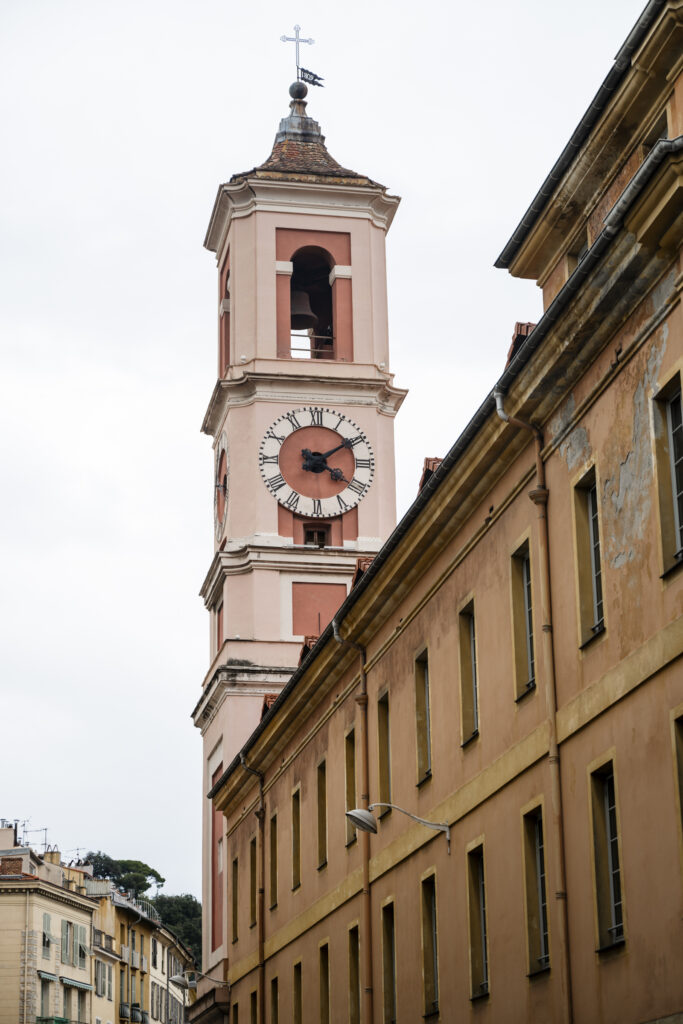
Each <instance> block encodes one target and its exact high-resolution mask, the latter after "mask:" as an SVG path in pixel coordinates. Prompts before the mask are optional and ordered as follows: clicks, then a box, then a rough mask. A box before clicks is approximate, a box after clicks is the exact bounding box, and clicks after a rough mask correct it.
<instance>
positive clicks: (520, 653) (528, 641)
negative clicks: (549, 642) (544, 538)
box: [512, 541, 536, 698]
mask: <svg viewBox="0 0 683 1024" xmlns="http://www.w3.org/2000/svg"><path fill="white" fill-rule="evenodd" d="M512 630H513V642H514V652H515V696H516V697H517V698H519V697H523V696H524V694H525V693H528V692H529V690H533V688H534V687H535V685H536V657H535V653H534V622H533V605H532V600H531V557H530V555H529V543H528V541H527V542H525V543H524V544H523V545H522V547H521V548H519V550H518V551H515V553H514V555H513V556H512Z"/></svg>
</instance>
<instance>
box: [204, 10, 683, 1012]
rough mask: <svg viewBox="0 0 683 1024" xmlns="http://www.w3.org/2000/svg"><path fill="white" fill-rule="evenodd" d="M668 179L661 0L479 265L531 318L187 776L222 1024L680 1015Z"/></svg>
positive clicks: (677, 466)
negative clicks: (204, 761)
mask: <svg viewBox="0 0 683 1024" xmlns="http://www.w3.org/2000/svg"><path fill="white" fill-rule="evenodd" d="M682 172H683V10H682V8H681V5H680V3H678V2H674V0H668V2H661V3H651V4H649V5H648V7H647V9H646V11H645V12H644V15H643V17H642V18H641V19H640V20H639V22H638V24H637V25H636V27H635V28H634V30H633V32H632V33H631V35H630V36H629V37H628V39H627V41H626V43H625V44H624V46H623V47H622V49H621V50H620V51H619V55H618V57H617V60H616V62H615V65H614V67H613V69H612V70H611V71H610V73H609V75H608V76H607V79H606V80H605V83H604V84H603V86H602V87H601V90H600V91H599V93H598V95H597V96H596V100H595V102H594V104H593V105H592V106H591V108H590V110H589V111H588V112H587V114H586V116H585V118H584V119H583V120H582V122H581V125H580V126H579V128H578V129H577V131H576V132H575V133H574V135H573V137H572V140H571V142H570V144H569V145H568V147H567V149H566V150H565V151H564V152H563V154H561V156H560V158H559V160H558V162H557V164H556V165H555V167H554V168H553V171H552V173H551V175H550V176H549V178H548V180H547V181H546V182H545V183H544V185H543V187H542V188H541V190H540V191H539V193H538V195H537V197H536V199H535V200H534V202H533V203H532V206H531V207H530V208H529V210H528V211H527V212H526V214H525V216H524V218H523V219H522V221H521V223H520V226H519V228H518V229H517V231H516V232H515V234H514V235H513V237H512V239H511V240H510V242H509V243H508V244H507V246H506V247H505V249H504V250H503V253H502V254H501V256H500V257H499V260H498V263H497V265H498V266H500V267H503V268H507V269H509V270H510V271H511V273H513V274H514V275H516V276H522V277H530V278H533V279H535V280H536V281H537V282H538V284H539V286H540V287H541V288H542V289H543V295H544V313H543V316H542V318H541V320H540V321H539V323H538V324H536V325H535V326H533V329H532V330H526V329H525V330H523V331H521V330H520V331H519V332H517V339H516V341H515V344H514V345H513V349H512V350H511V352H510V355H509V359H508V364H507V366H505V369H504V371H503V373H502V375H501V376H500V377H499V379H498V380H497V381H496V382H495V384H494V386H493V387H492V389H491V392H490V393H489V394H488V395H487V396H486V397H485V398H484V401H483V402H482V405H481V406H480V408H479V410H478V412H477V413H476V414H475V416H474V417H473V419H472V421H471V422H470V424H469V425H468V427H467V428H466V430H465V431H464V432H463V434H462V435H461V436H460V437H459V438H458V439H457V440H456V442H455V444H454V445H453V446H452V447H451V449H450V451H449V452H448V453H447V454H446V456H445V457H444V459H443V460H442V461H441V463H440V464H439V465H438V467H437V466H431V467H430V470H431V472H429V473H426V474H425V479H424V483H423V487H422V490H421V491H420V494H419V496H418V498H417V500H416V501H415V503H414V504H413V506H412V507H411V508H410V509H409V511H408V512H407V514H406V515H405V517H404V518H403V520H402V521H401V522H400V523H399V525H398V527H397V528H396V530H395V531H394V533H393V534H392V535H391V537H390V538H389V540H388V541H387V542H386V544H385V545H384V546H383V548H382V549H381V550H380V552H379V553H378V554H377V556H376V557H375V558H374V560H373V561H372V562H371V563H370V565H369V567H367V568H365V571H364V572H363V573H362V575H361V574H359V576H360V578H359V579H358V581H357V582H356V585H355V586H354V588H353V589H352V590H351V592H350V594H349V596H348V597H347V598H346V600H345V601H344V603H343V604H342V605H341V607H340V609H339V611H338V612H337V614H336V615H335V617H334V620H333V622H332V623H331V624H330V625H329V626H328V627H327V628H326V629H325V630H324V632H323V633H322V635H321V636H320V638H319V639H318V641H317V642H316V643H315V645H314V646H313V647H312V650H310V651H309V652H308V654H307V655H306V656H305V658H304V660H303V662H302V664H301V666H300V668H299V669H298V670H297V671H296V672H295V673H294V675H293V676H292V677H291V679H290V681H289V682H288V683H287V685H286V686H285V688H284V690H283V691H282V693H281V694H280V696H279V698H278V699H277V701H275V703H274V704H273V705H272V707H271V708H270V710H268V712H267V713H266V714H265V716H264V718H263V720H262V721H261V723H260V725H259V726H258V728H257V729H256V730H255V731H254V732H253V733H252V735H251V736H250V738H249V739H248V741H247V742H246V743H245V744H244V745H243V747H242V749H241V750H240V752H239V753H238V755H237V756H236V757H235V758H234V759H233V760H232V762H231V763H230V764H228V765H226V766H225V770H224V771H223V772H222V774H221V776H220V778H218V779H217V780H216V781H215V783H214V785H213V786H212V788H211V790H210V793H209V795H210V797H211V799H212V800H213V803H214V807H215V808H217V809H218V810H220V811H221V812H222V813H223V815H224V819H225V830H224V833H223V845H224V849H225V871H226V873H227V893H228V895H227V904H226V906H225V907H224V920H225V922H226V924H227V940H226V941H227V942H228V943H229V949H230V953H229V964H228V970H227V981H228V982H229V983H230V1014H231V1017H230V1019H231V1021H232V1024H239V1021H242V1022H245V1021H249V1022H254V1024H256V1022H259V1024H265V1022H266V1021H268V1022H275V1021H288V1022H289V1021H291V1022H293V1024H298V1022H306V1024H310V1022H313V1021H315V1022H321V1024H322V1022H337V1024H341V1022H342V1021H344V1022H347V1021H348V1022H360V1021H363V1022H364V1024H370V1022H380V1021H381V1022H387V1024H388V1022H392V1021H399V1022H403V1021H405V1022H412V1021H417V1020H421V1019H424V1020H429V1021H436V1020H442V1021H449V1022H450V1021H463V1020H467V1021H469V1020H475V1019H477V1020H482V1021H491V1022H495V1024H502V1022H510V1024H516V1022H519V1021H532V1020H533V1021H543V1022H548V1024H551V1022H558V1024H559V1022H562V1024H569V1022H576V1024H578V1022H581V1024H593V1022H595V1024H608V1022H615V1024H616V1022H619V1024H643V1022H648V1021H655V1020H656V1021H662V1022H663V1021H667V1022H671V1024H673V1022H674V1021H676V1022H677V1021H680V1020H681V1019H683V1017H682V1015H683V981H682V974H681V970H680V949H681V947H682V945H683V924H682V922H683V829H682V823H683V813H682V805H681V796H682V794H681V788H682V786H683V658H682V655H683V568H682V566H683V422H682V417H681V378H682V375H683V310H682V309H681V288H682V287H683V267H682V266H681V240H682V239H683V174H682ZM526 327H528V325H526ZM501 349H502V350H503V346H501ZM503 351H504V350H503ZM502 362H503V360H502ZM359 810H360V811H361V812H364V814H361V815H360V816H359V815H358V814H356V816H355V820H356V821H357V822H358V821H361V822H362V821H363V820H364V821H365V823H366V824H369V826H370V827H372V828H373V829H374V833H371V832H368V831H360V830H358V831H357V829H356V827H355V826H354V824H353V823H352V822H351V820H350V819H349V818H348V817H347V815H346V812H348V811H359ZM417 819H421V821H422V822H426V823H427V824H424V823H421V821H420V820H417ZM431 826H436V827H431Z"/></svg>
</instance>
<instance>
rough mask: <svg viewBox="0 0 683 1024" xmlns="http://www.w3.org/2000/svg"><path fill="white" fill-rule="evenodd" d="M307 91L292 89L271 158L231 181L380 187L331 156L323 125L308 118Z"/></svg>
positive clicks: (299, 85) (302, 87)
mask: <svg viewBox="0 0 683 1024" xmlns="http://www.w3.org/2000/svg"><path fill="white" fill-rule="evenodd" d="M307 91H308V90H307V89H306V86H305V85H304V84H303V82H295V83H294V84H293V85H292V86H291V88H290V95H291V96H292V97H293V98H292V102H291V103H290V105H289V109H290V114H289V117H283V119H282V120H281V121H280V129H279V131H278V133H277V135H276V136H275V143H274V145H273V150H272V152H271V154H270V156H269V157H268V159H267V160H265V161H264V162H263V163H262V164H259V166H258V167H254V168H253V169H252V170H250V171H242V172H241V173H240V174H233V176H232V178H231V179H230V181H233V182H234V181H240V180H241V179H243V178H252V177H256V178H271V179H275V180H277V179H283V180H286V179H290V180H295V181H301V180H304V181H316V180H317V179H321V180H323V181H326V182H329V183H330V184H349V185H376V184H377V182H374V181H372V180H371V179H370V178H368V177H366V176H365V175H364V174H358V173H357V172H356V171H351V170H349V169H348V168H347V167H342V166H341V164H339V163H337V161H336V160H335V159H334V158H333V157H331V156H330V154H329V153H328V152H327V148H326V146H325V136H324V135H322V134H321V131H320V125H319V124H318V122H317V121H314V120H313V118H312V117H308V116H307V114H306V102H305V100H304V98H303V97H304V96H305V95H306V93H307Z"/></svg>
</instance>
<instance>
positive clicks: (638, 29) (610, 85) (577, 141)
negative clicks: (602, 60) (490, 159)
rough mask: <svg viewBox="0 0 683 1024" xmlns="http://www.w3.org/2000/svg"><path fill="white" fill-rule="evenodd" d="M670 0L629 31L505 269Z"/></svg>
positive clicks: (503, 259)
mask: <svg viewBox="0 0 683 1024" xmlns="http://www.w3.org/2000/svg"><path fill="white" fill-rule="evenodd" d="M666 2H667V0H650V2H649V3H648V5H647V7H646V8H645V10H644V11H643V12H642V14H641V15H640V17H639V18H638V21H637V22H636V24H635V25H634V26H633V28H632V29H631V31H630V33H629V34H628V36H627V38H626V41H625V42H624V44H623V46H622V47H621V49H620V50H619V52H618V53H617V55H616V57H615V58H614V64H613V65H612V67H611V68H610V71H609V73H608V75H607V77H606V78H605V80H604V82H603V83H602V85H601V86H600V88H599V89H598V91H597V92H596V94H595V96H594V97H593V99H592V101H591V103H590V106H589V107H588V110H587V111H586V113H585V114H584V115H583V117H582V118H581V120H580V122H579V124H578V127H577V128H576V129H575V131H574V134H573V135H572V137H571V138H570V140H569V142H568V143H567V145H566V146H565V147H564V149H563V150H562V152H561V153H560V155H559V157H558V159H557V160H556V162H555V164H554V166H553V168H552V170H551V171H550V174H549V175H548V177H547V178H546V179H545V181H544V182H543V184H542V185H541V187H540V189H539V190H538V192H537V193H536V195H535V196H534V198H533V200H532V202H531V205H530V206H529V208H528V210H527V211H526V213H525V214H524V216H523V217H522V219H521V221H520V222H519V224H518V225H517V227H516V228H515V230H514V233H513V235H512V237H511V238H510V240H509V242H508V243H507V245H506V246H505V248H504V249H503V251H502V252H501V254H500V256H499V257H498V259H497V260H496V262H495V263H494V264H493V265H494V267H498V268H499V269H506V268H508V267H509V266H510V264H511V263H512V261H513V259H514V258H515V256H516V255H517V253H518V252H519V250H520V249H521V247H522V243H523V242H524V240H525V239H526V237H527V235H528V234H529V232H530V231H531V229H532V227H533V226H534V224H535V223H536V221H537V219H538V217H539V216H540V214H541V213H542V211H543V210H544V209H545V206H546V204H547V202H548V200H549V199H550V197H551V196H552V194H553V192H554V191H555V189H556V188H557V186H558V184H559V182H560V181H561V179H562V177H563V176H564V173H565V171H566V170H567V168H568V167H569V166H570V165H571V163H572V162H573V161H574V159H575V158H576V155H577V153H578V152H579V150H580V149H581V147H582V146H583V144H584V142H585V141H586V139H587V138H588V136H589V135H590V133H591V132H592V130H593V128H594V127H595V125H596V124H597V123H598V121H599V120H600V118H601V117H602V114H603V111H604V110H605V107H606V106H607V104H608V103H609V101H610V99H611V97H612V94H613V93H614V92H615V90H616V89H617V87H618V86H619V85H620V83H621V81H622V79H623V78H624V76H625V75H626V72H627V71H628V69H629V67H630V66H631V58H632V56H633V54H634V53H635V51H636V50H637V49H638V47H639V46H640V44H641V43H642V41H643V39H644V38H645V36H646V35H647V33H648V31H649V30H650V27H651V25H652V23H653V22H654V20H655V19H656V17H657V15H658V14H659V12H660V10H661V9H662V7H664V6H665V4H666Z"/></svg>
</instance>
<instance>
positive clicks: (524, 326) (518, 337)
mask: <svg viewBox="0 0 683 1024" xmlns="http://www.w3.org/2000/svg"><path fill="white" fill-rule="evenodd" d="M535 326H536V324H532V323H522V322H521V321H520V320H518V321H517V323H516V324H515V329H514V331H513V332H512V344H511V345H510V348H509V350H508V358H507V363H506V364H505V365H506V366H509V365H510V363H511V362H512V360H513V359H514V358H515V356H516V355H517V352H518V351H519V349H520V348H521V346H522V345H523V344H524V342H525V341H526V339H527V338H528V337H529V335H530V334H531V332H532V331H533V329H534V327H535Z"/></svg>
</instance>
